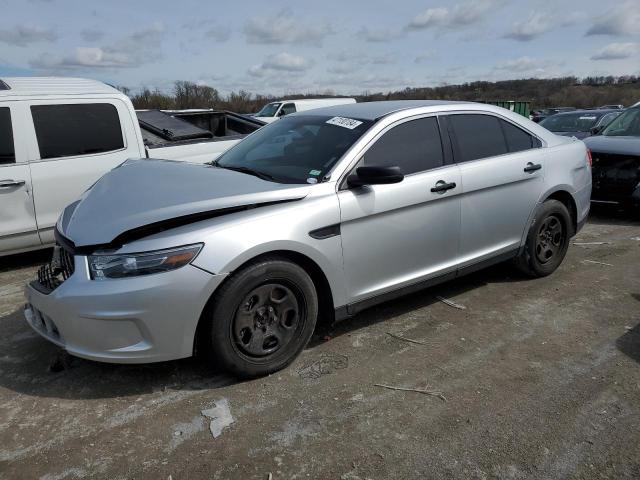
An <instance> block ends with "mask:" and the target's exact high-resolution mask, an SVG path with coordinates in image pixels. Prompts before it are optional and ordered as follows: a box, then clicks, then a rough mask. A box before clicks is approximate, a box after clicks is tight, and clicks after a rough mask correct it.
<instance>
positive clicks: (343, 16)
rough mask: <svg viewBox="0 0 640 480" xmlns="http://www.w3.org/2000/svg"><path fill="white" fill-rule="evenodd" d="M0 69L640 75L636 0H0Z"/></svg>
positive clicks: (297, 88)
mask: <svg viewBox="0 0 640 480" xmlns="http://www.w3.org/2000/svg"><path fill="white" fill-rule="evenodd" d="M0 11H1V12H2V15H1V16H0V76H10V75H52V74H53V75H65V76H84V77H90V78H96V79H99V80H102V81H106V82H109V83H112V84H117V85H124V86H128V87H130V88H132V89H133V90H137V89H139V88H140V87H142V86H149V87H152V88H153V87H158V88H160V89H163V90H167V89H169V88H170V86H171V84H172V82H173V81H175V80H191V81H194V82H199V83H203V84H207V85H211V86H214V87H216V88H218V89H219V90H220V91H222V92H224V93H227V92H229V91H232V90H239V89H245V90H249V91H251V92H254V93H273V94H276V95H281V94H286V93H287V92H324V91H326V90H332V91H333V92H335V93H351V94H357V93H361V92H364V91H371V92H373V91H386V90H391V89H398V88H404V87H407V86H433V85H440V84H443V83H449V84H452V83H461V82H465V81H473V80H500V79H511V78H525V77H552V76H561V75H576V76H580V77H581V76H586V75H623V74H634V75H639V74H640V0H613V1H602V0H562V1H560V0H529V1H524V0H459V1H457V0H395V1H385V0H366V1H365V0H361V1H355V0H352V1H348V0H323V1H320V2H318V1H314V2H309V1H300V0H299V1H297V2H293V1H289V2H287V1H278V0H275V1H268V2H267V1H254V0H244V1H235V2H229V1H225V2H221V1H207V2H205V1H195V0H180V1H177V2H176V1H172V2H168V1H163V0H153V1H147V0H136V1H131V0H130V1H120V0H109V1H100V2H97V1H88V0H0Z"/></svg>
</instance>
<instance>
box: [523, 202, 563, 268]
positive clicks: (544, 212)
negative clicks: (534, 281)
mask: <svg viewBox="0 0 640 480" xmlns="http://www.w3.org/2000/svg"><path fill="white" fill-rule="evenodd" d="M572 229H573V226H572V223H571V217H570V216H569V211H568V210H567V207H565V206H564V204H563V203H562V202H559V201H558V200H547V201H546V202H544V203H543V204H542V205H541V206H540V208H539V209H538V211H537V212H536V216H535V218H534V221H533V223H532V224H531V226H530V227H529V232H528V234H527V240H526V243H525V246H524V249H523V251H522V253H521V254H520V256H519V257H518V258H517V259H516V263H517V266H518V267H519V268H520V270H522V271H523V272H524V273H526V274H527V275H530V276H532V277H544V276H547V275H549V274H551V273H553V272H554V271H555V270H556V269H557V268H558V267H559V266H560V264H561V263H562V260H563V259H564V257H565V255H566V253H567V249H568V247H569V239H570V238H571V234H572V231H573V230H572Z"/></svg>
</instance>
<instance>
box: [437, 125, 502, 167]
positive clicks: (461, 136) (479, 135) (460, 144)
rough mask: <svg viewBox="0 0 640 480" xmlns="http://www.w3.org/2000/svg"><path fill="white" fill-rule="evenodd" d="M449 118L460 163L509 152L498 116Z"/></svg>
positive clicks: (457, 158)
mask: <svg viewBox="0 0 640 480" xmlns="http://www.w3.org/2000/svg"><path fill="white" fill-rule="evenodd" d="M448 119H449V124H450V125H451V128H452V129H453V133H454V135H455V139H456V142H455V143H456V161H457V162H458V163H462V162H469V161H471V160H477V159H479V158H485V157H493V156H495V155H502V154H505V153H507V143H506V142H505V139H504V134H503V133H502V128H501V126H500V123H499V122H500V120H498V119H497V118H496V117H493V116H491V115H450V116H449V117H448Z"/></svg>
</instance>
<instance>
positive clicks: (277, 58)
mask: <svg viewBox="0 0 640 480" xmlns="http://www.w3.org/2000/svg"><path fill="white" fill-rule="evenodd" d="M310 67H311V62H309V61H308V60H307V59H306V58H304V57H299V56H297V55H292V54H290V53H287V52H282V53H277V54H274V55H270V56H268V57H267V58H266V59H265V61H264V62H262V63H261V64H259V65H254V66H253V67H251V68H250V69H249V72H248V73H249V75H252V76H254V77H264V76H266V75H268V74H270V73H275V72H289V73H300V72H304V71H305V70H308V69H309V68H310Z"/></svg>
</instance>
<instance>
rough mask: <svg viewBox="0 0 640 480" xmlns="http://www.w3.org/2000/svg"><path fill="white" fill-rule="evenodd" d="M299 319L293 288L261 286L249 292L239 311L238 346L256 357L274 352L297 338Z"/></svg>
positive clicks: (297, 303)
mask: <svg viewBox="0 0 640 480" xmlns="http://www.w3.org/2000/svg"><path fill="white" fill-rule="evenodd" d="M299 322H300V306H299V301H298V298H297V297H296V295H295V294H294V293H293V291H292V290H291V289H290V288H289V287H287V286H285V285H282V284H279V283H270V284H265V285H261V286H259V287H257V288H255V289H253V290H252V291H251V292H249V294H248V295H247V296H246V297H245V299H244V300H243V301H242V303H241V304H240V307H239V308H238V310H237V313H236V316H235V319H234V325H233V330H234V335H235V342H236V345H237V346H238V348H239V349H240V350H241V351H242V352H243V353H245V354H246V355H249V356H252V357H262V356H265V355H269V354H272V353H274V352H276V351H277V350H279V349H280V348H282V347H284V346H285V345H286V344H287V343H288V342H289V341H290V340H291V339H292V338H293V336H294V333H295V331H296V329H297V326H298V324H299Z"/></svg>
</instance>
